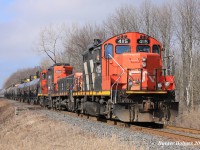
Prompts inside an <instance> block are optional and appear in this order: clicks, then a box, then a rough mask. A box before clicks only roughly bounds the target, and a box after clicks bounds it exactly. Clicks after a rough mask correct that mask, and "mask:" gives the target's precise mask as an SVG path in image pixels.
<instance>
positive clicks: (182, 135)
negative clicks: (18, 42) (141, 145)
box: [16, 105, 200, 146]
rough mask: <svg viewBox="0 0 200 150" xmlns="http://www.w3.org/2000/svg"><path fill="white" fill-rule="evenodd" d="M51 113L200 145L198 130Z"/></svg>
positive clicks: (21, 108) (19, 109) (34, 108)
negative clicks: (144, 125)
mask: <svg viewBox="0 0 200 150" xmlns="http://www.w3.org/2000/svg"><path fill="white" fill-rule="evenodd" d="M29 106H30V105H29ZM25 107H26V109H27V110H36V109H40V108H41V107H40V108H38V106H36V107H34V106H33V107H27V106H25ZM16 109H17V111H18V113H19V111H23V110H25V109H23V106H18V108H16ZM41 109H44V108H41ZM53 111H56V112H58V113H61V114H64V115H71V116H74V117H80V118H83V119H89V120H91V121H101V122H104V123H107V124H109V125H114V126H118V127H120V128H129V129H130V130H137V131H140V132H144V133H148V134H153V135H158V136H162V137H166V138H169V139H171V140H174V141H180V142H183V141H184V142H192V143H193V145H197V146H199V145H200V130H195V129H189V128H182V127H175V126H165V128H164V129H152V128H148V127H141V126H137V125H133V124H129V123H124V122H120V121H116V120H106V119H102V118H97V117H94V116H88V115H84V114H76V113H73V112H67V111H57V110H53ZM177 132H178V133H177ZM187 134H189V135H187ZM195 135H197V136H195ZM198 135H199V136H198Z"/></svg>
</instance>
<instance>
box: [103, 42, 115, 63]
mask: <svg viewBox="0 0 200 150" xmlns="http://www.w3.org/2000/svg"><path fill="white" fill-rule="evenodd" d="M104 49H105V52H104V56H105V58H106V59H110V58H111V57H110V55H111V56H112V57H113V45H112V44H106V45H105V46H104Z"/></svg>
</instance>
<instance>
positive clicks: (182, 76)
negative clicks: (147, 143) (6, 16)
mask: <svg viewBox="0 0 200 150" xmlns="http://www.w3.org/2000/svg"><path fill="white" fill-rule="evenodd" d="M199 8H200V1H198V0H175V1H173V3H170V2H169V1H168V2H165V3H163V4H162V5H156V4H155V3H154V2H153V1H150V0H144V1H143V3H142V4H141V5H140V6H139V7H136V6H134V5H131V4H130V5H123V6H121V7H119V8H117V9H116V10H115V12H113V14H111V15H110V16H107V18H106V19H105V20H104V21H103V22H102V23H101V24H93V23H88V24H85V25H78V24H73V25H66V24H62V25H60V26H53V25H50V26H47V27H45V28H43V29H42V30H41V32H40V34H39V38H38V43H37V45H36V49H37V50H38V51H39V52H42V53H44V54H45V55H46V56H47V57H46V58H45V59H43V60H42V61H41V67H42V68H48V67H49V66H50V65H51V64H53V63H56V62H65V63H70V64H71V65H72V66H73V67H74V68H75V71H81V70H82V65H81V64H82V55H81V54H82V53H83V52H84V51H85V50H86V49H87V47H88V45H90V44H91V43H92V42H93V39H101V40H102V41H103V40H105V39H106V38H109V37H111V36H113V35H116V34H119V33H124V32H129V31H135V32H143V33H145V34H148V35H150V36H153V37H155V38H156V39H158V40H159V41H161V42H162V43H163V46H164V48H165V51H163V64H164V66H163V68H167V70H168V71H167V73H168V74H171V73H172V74H175V77H176V88H177V90H176V98H177V100H178V101H180V102H181V106H183V107H181V108H186V107H187V108H189V109H191V108H192V109H194V108H195V106H197V104H198V103H199V102H200V100H199V97H200V94H199V93H200V92H199V91H198V90H199V89H200V84H199V83H198V77H199V76H200V72H199V69H200V61H199V58H200V54H199V50H200V47H199V44H200V26H199V24H200V15H199V14H200V9H199ZM97 19H98V18H97ZM12 76H13V75H12ZM10 78H11V77H10ZM10 83H12V82H10ZM5 85H7V84H5ZM197 107H198V106H197Z"/></svg>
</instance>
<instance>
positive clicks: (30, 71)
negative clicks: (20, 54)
mask: <svg viewBox="0 0 200 150" xmlns="http://www.w3.org/2000/svg"><path fill="white" fill-rule="evenodd" d="M40 70H41V68H40V67H34V68H25V69H20V70H17V71H16V72H14V73H13V74H11V75H10V77H8V79H7V80H6V81H5V82H4V85H3V87H4V88H7V87H9V86H11V85H13V84H17V83H21V80H22V79H24V78H29V77H30V75H36V72H37V71H40Z"/></svg>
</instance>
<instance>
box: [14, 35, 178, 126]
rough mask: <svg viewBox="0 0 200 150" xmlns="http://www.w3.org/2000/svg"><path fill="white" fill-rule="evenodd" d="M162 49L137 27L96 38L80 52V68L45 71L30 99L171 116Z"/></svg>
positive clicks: (99, 111) (124, 117) (148, 117)
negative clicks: (81, 70)
mask: <svg viewBox="0 0 200 150" xmlns="http://www.w3.org/2000/svg"><path fill="white" fill-rule="evenodd" d="M162 51H163V48H162V44H161V43H160V42H159V41H157V40H156V39H154V38H153V37H150V36H148V35H146V34H143V33H138V32H128V33H123V34H120V35H117V36H114V37H111V38H110V39H108V40H106V41H104V42H101V41H100V40H98V39H96V40H94V44H93V45H92V46H91V47H89V48H88V49H87V50H86V51H85V52H84V53H83V72H82V73H74V74H72V72H73V67H72V66H70V65H69V64H55V65H54V66H52V67H50V68H49V69H48V70H43V71H42V72H41V73H40V79H38V82H40V84H37V85H39V86H37V89H34V91H35V93H34V94H33V95H34V97H35V98H32V99H30V98H29V100H30V101H31V100H32V101H34V103H39V104H40V105H42V106H46V107H49V108H54V109H67V110H68V111H74V112H78V113H85V114H88V115H92V116H97V117H105V118H107V119H119V120H121V121H125V122H136V121H137V122H152V121H153V122H163V121H169V120H173V117H174V116H175V115H176V114H177V110H178V102H175V83H174V76H171V75H166V69H163V68H162ZM38 82H37V83H38ZM27 87H29V88H30V86H27ZM17 89H19V86H18V88H17ZM30 89H31V88H30ZM28 95H29V97H30V92H29V94H28ZM27 98H28V97H27Z"/></svg>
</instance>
